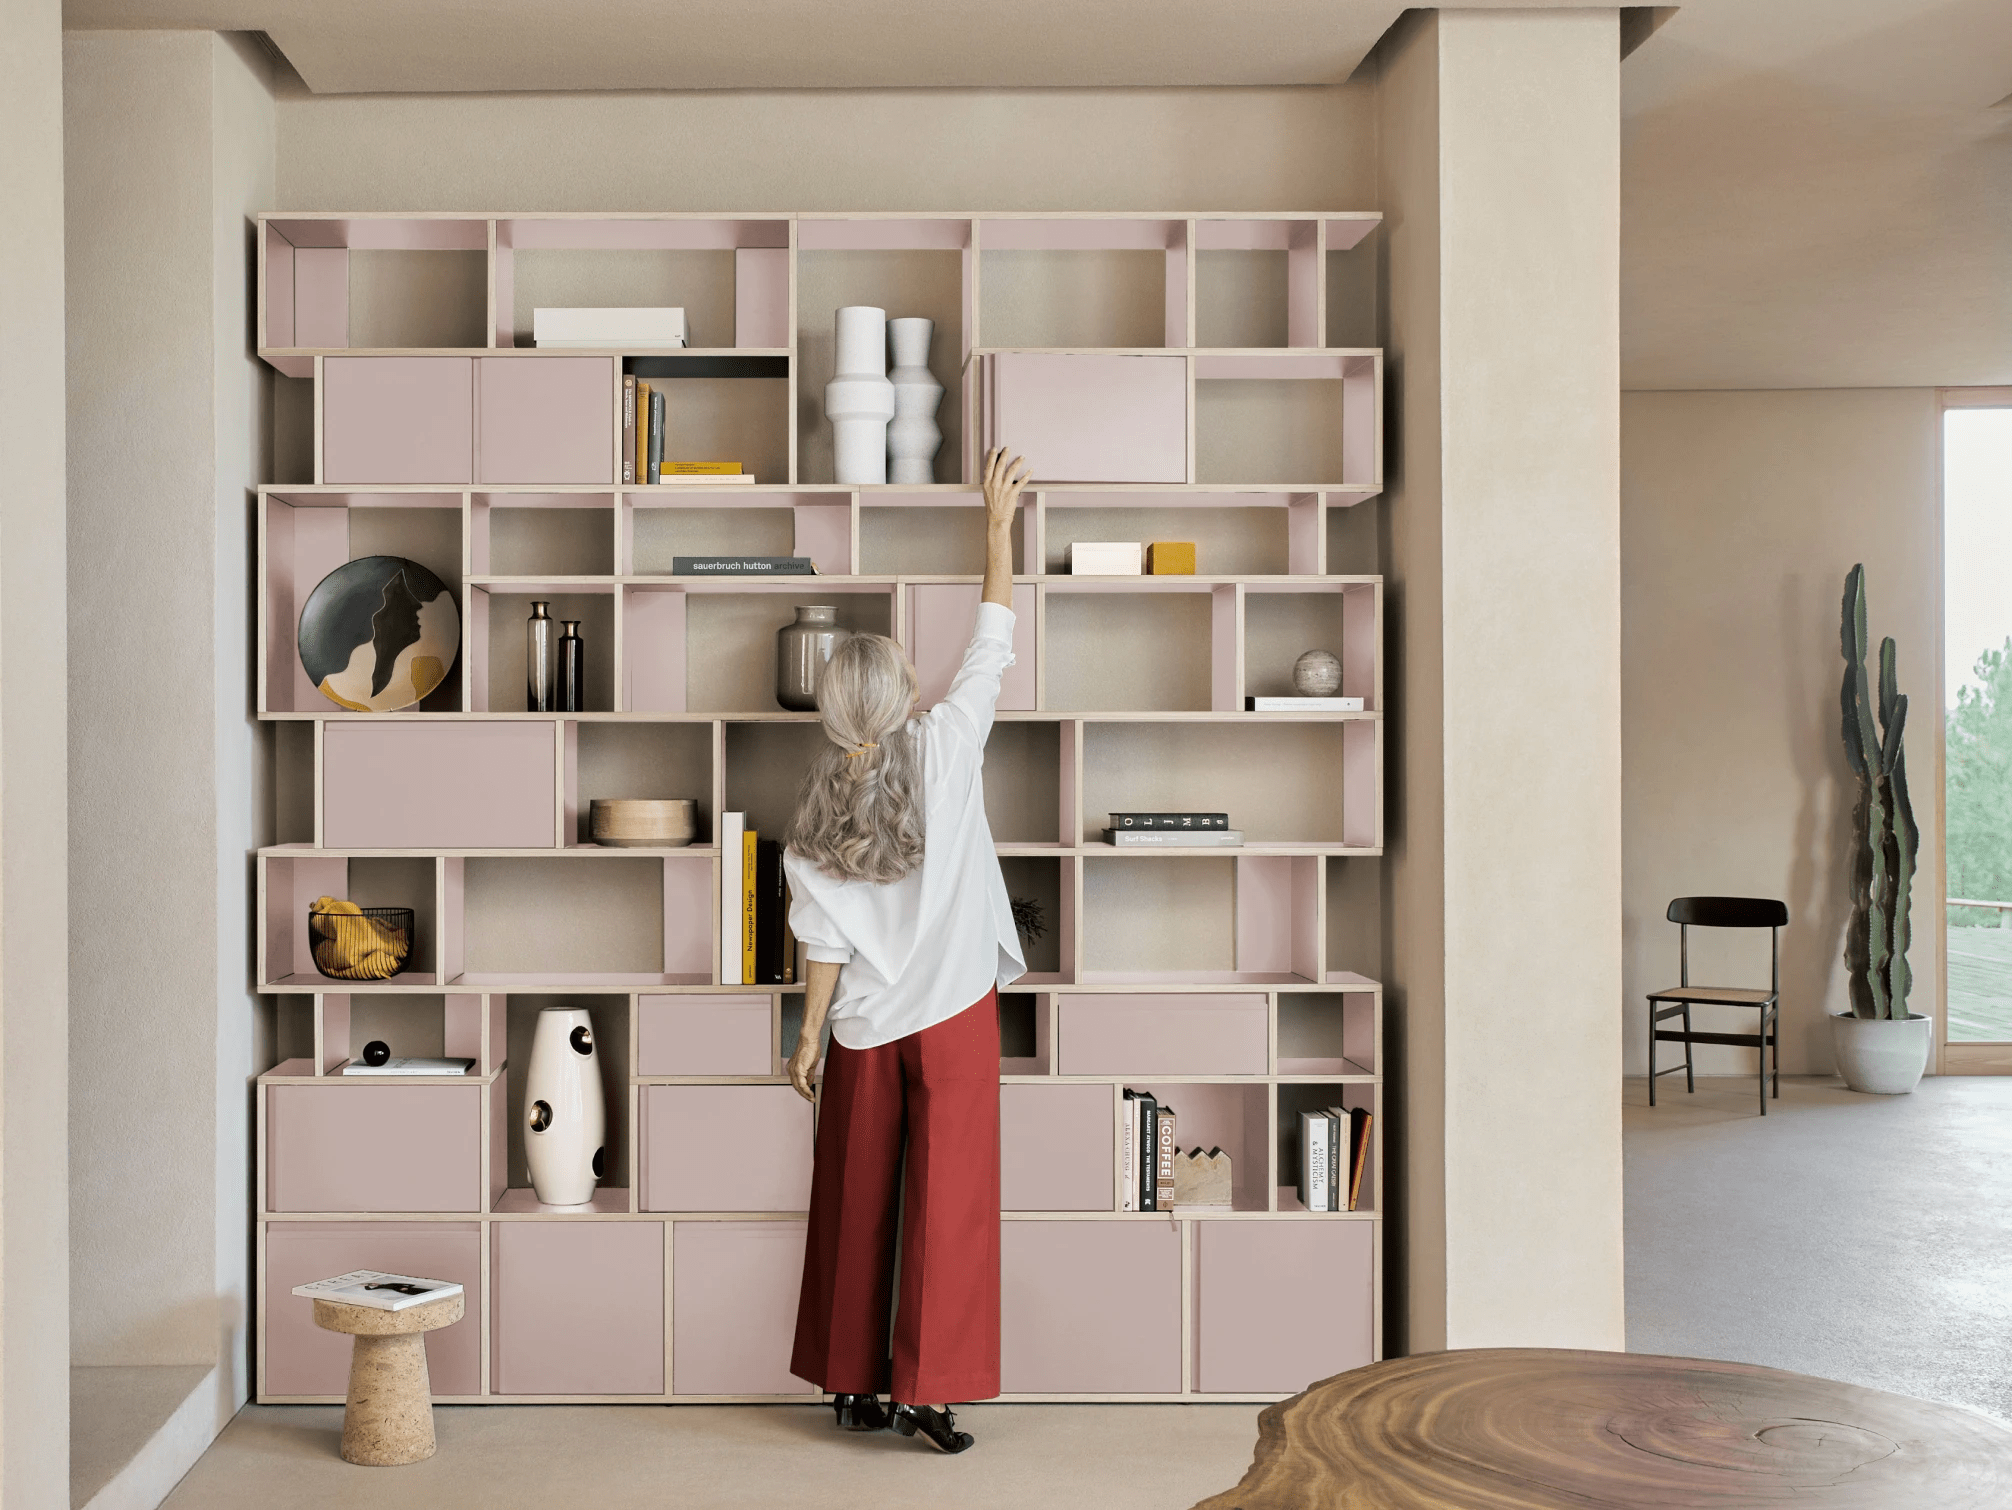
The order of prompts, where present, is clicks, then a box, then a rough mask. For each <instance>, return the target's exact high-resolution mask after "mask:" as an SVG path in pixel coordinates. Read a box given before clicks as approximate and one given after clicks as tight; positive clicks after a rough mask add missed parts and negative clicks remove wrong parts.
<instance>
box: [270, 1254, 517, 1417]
mask: <svg viewBox="0 0 2012 1510" xmlns="http://www.w3.org/2000/svg"><path fill="white" fill-rule="evenodd" d="M354 1269H382V1270H384V1271H385V1272H387V1273H390V1274H416V1275H419V1276H421V1277H422V1278H425V1279H451V1280H456V1281H458V1282H459V1283H460V1284H461V1285H462V1286H463V1287H464V1288H465V1289H466V1290H467V1292H468V1295H467V1314H466V1315H465V1316H464V1317H463V1318H462V1319H461V1320H460V1321H457V1322H455V1323H454V1325H452V1326H447V1327H442V1328H440V1330H438V1331H436V1332H428V1333H427V1334H426V1372H427V1375H428V1377H429V1379H430V1380H431V1382H432V1384H433V1393H434V1394H435V1395H436V1396H437V1395H478V1394H480V1393H481V1392H482V1233H481V1229H480V1228H479V1227H478V1226H477V1225H476V1224H475V1223H474V1222H273V1223H272V1224H271V1225H269V1226H268V1227H267V1228H266V1234H265V1321H264V1324H263V1326H262V1328H261V1335H260V1341H261V1344H262V1346H263V1349H264V1353H265V1365H264V1372H263V1373H262V1374H261V1376H260V1380H259V1398H260V1399H271V1398H274V1397H277V1396H294V1395H332V1396H334V1397H335V1398H336V1399H338V1400H339V1399H341V1398H342V1396H343V1393H344V1391H346V1390H347V1389H348V1388H349V1350H350V1341H349V1338H348V1337H346V1336H344V1335H343V1334H342V1333H341V1332H325V1331H323V1330H322V1329H321V1328H320V1327H318V1326H316V1325H315V1324H314V1302H313V1301H311V1300H308V1299H306V1298H304V1297H302V1296H299V1295H295V1294H293V1293H292V1291H293V1288H294V1286H295V1285H304V1284H308V1283H310V1282H311V1281H313V1280H317V1279H333V1278H334V1277H335V1276H336V1275H338V1274H347V1273H349V1272H350V1271H351V1270H354Z"/></svg>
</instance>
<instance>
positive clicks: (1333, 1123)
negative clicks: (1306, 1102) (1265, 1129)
mask: <svg viewBox="0 0 2012 1510" xmlns="http://www.w3.org/2000/svg"><path fill="white" fill-rule="evenodd" d="M1369 1123H1370V1114H1369V1112H1368V1111H1367V1110H1365V1109H1364V1108H1362V1107H1360V1106H1346V1107H1344V1106H1330V1107H1329V1108H1327V1110H1326V1111H1319V1112H1301V1113H1300V1114H1299V1203H1300V1205H1302V1206H1304V1207H1306V1209H1307V1210H1308V1211H1353V1210H1355V1203H1356V1202H1357V1201H1358V1200H1359V1199H1361V1197H1362V1171H1363V1169H1364V1167H1365V1166H1366V1165H1367V1164H1368V1162H1369Z"/></svg>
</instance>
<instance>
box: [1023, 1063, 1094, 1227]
mask: <svg viewBox="0 0 2012 1510" xmlns="http://www.w3.org/2000/svg"><path fill="white" fill-rule="evenodd" d="M1112 1104H1113V1103H1112V1100H1111V1087H1110V1086H1108V1085H1073V1084H1072V1085H1060V1084H1058V1085H1025V1084H1014V1085H1002V1086H1000V1087H999V1204H1000V1207H1001V1209H1002V1210H1006V1211H1109V1210H1111V1209H1112V1208H1114V1207H1115V1206H1116V1205H1117V1201H1116V1200H1115V1199H1114V1198H1113V1194H1112V1192H1113V1189H1114V1185H1115V1179H1116V1162H1117V1155H1116V1146H1117V1145H1116V1144H1115V1143H1113V1142H1112V1133H1113V1129H1112V1123H1111V1118H1112V1116H1113V1112H1112Z"/></svg>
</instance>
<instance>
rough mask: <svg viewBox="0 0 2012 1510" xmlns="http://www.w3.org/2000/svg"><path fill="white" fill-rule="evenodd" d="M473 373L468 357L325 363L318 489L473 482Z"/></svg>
mask: <svg viewBox="0 0 2012 1510" xmlns="http://www.w3.org/2000/svg"><path fill="white" fill-rule="evenodd" d="M473 369H474V364H473V362H472V361H471V360H470V359H469V358H468V357H329V358H327V359H326V360H325V361H324V362H323V363H322V394H321V478H322V481H323V482H348V483H390V482H432V483H442V482H444V483H465V482H468V481H471V480H472V474H471V473H470V470H469V468H470V465H471V463H472V460H473V457H474V454H475V450H474V437H475V396H474V380H473Z"/></svg>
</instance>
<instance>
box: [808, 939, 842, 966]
mask: <svg viewBox="0 0 2012 1510" xmlns="http://www.w3.org/2000/svg"><path fill="white" fill-rule="evenodd" d="M803 953H804V957H805V958H806V959H812V960H815V961H817V963H818V964H820V965H849V964H851V963H852V951H851V950H850V949H841V948H840V947H839V946H838V945H836V944H805V945H804V946H803Z"/></svg>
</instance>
